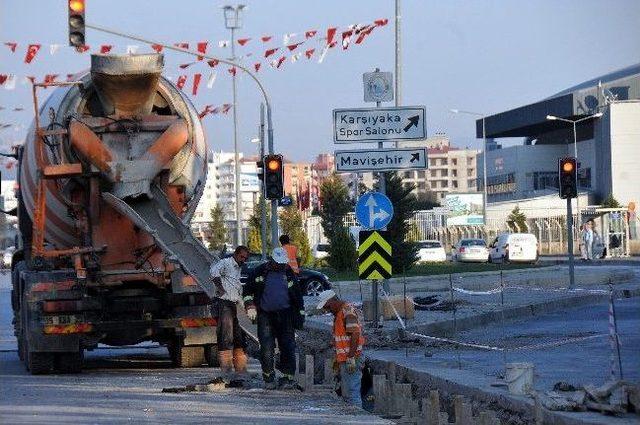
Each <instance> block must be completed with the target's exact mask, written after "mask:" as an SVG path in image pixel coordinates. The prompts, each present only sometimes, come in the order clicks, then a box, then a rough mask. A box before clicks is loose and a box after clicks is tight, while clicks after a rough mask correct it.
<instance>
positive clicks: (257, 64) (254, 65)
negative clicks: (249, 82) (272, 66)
mask: <svg viewBox="0 0 640 425" xmlns="http://www.w3.org/2000/svg"><path fill="white" fill-rule="evenodd" d="M261 66H262V64H261V63H260V62H256V63H254V64H253V69H255V70H256V72H258V71H260V67H261Z"/></svg>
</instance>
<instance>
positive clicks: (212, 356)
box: [204, 344, 220, 367]
mask: <svg viewBox="0 0 640 425" xmlns="http://www.w3.org/2000/svg"><path fill="white" fill-rule="evenodd" d="M204 358H205V360H206V361H207V363H208V364H209V366H211V367H220V362H219V361H218V344H207V345H205V346H204Z"/></svg>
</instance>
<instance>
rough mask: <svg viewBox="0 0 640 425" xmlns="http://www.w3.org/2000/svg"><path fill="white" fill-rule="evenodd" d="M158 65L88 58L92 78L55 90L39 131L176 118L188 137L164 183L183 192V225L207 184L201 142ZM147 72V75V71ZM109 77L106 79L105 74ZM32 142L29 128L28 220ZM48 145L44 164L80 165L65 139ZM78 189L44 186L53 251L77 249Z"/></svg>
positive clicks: (24, 178) (195, 121) (153, 58)
mask: <svg viewBox="0 0 640 425" xmlns="http://www.w3.org/2000/svg"><path fill="white" fill-rule="evenodd" d="M114 58H115V59H114ZM110 61H111V62H110ZM162 61H163V57H162V55H155V54H153V55H132V56H126V57H113V56H104V55H93V56H92V73H86V74H84V75H82V76H81V77H79V81H81V82H82V86H81V87H80V86H77V85H74V86H60V87H57V88H55V90H54V91H53V93H52V94H51V96H50V97H49V98H48V99H47V100H46V101H45V103H44V104H43V106H42V107H41V108H40V111H39V114H40V117H39V118H40V126H41V127H44V128H48V129H56V128H62V127H65V125H66V123H67V122H68V118H69V117H70V116H72V115H73V116H76V117H77V118H78V121H82V119H83V117H84V118H87V119H88V118H91V117H104V116H115V118H116V119H117V118H118V117H122V116H124V117H129V118H127V119H132V120H134V121H135V119H136V116H138V115H140V116H149V115H157V116H158V117H159V118H162V116H170V115H174V116H179V117H180V118H181V119H182V120H183V121H184V123H185V124H186V128H187V133H188V137H187V141H186V143H185V144H184V146H182V148H181V149H180V150H179V151H178V153H177V154H176V155H175V157H173V159H172V160H171V161H170V162H169V165H168V167H169V177H168V184H169V185H174V186H181V187H182V188H184V192H183V196H182V199H183V201H182V202H183V203H184V205H183V206H182V208H181V209H180V216H181V219H182V220H183V222H185V223H186V222H188V221H190V219H191V217H192V216H193V213H194V211H195V208H196V206H197V204H198V201H199V198H200V196H201V194H202V190H203V189H204V184H205V181H206V173H207V166H206V165H207V157H206V156H207V146H206V139H205V136H204V131H203V129H202V125H201V122H200V118H199V117H198V113H197V111H196V110H195V108H194V106H193V105H192V104H191V102H190V101H189V100H188V98H187V97H186V96H185V95H184V94H183V93H182V92H181V91H180V90H178V89H177V88H176V87H175V86H174V85H173V84H172V83H171V82H170V81H168V80H167V79H165V78H163V77H161V76H160V72H161V70H162ZM112 62H115V63H119V64H125V65H126V69H123V72H124V74H126V75H125V76H119V75H115V76H114V75H113V72H112V71H113V69H111V70H110V69H108V66H110V64H111V63H112ZM100 67H102V68H107V71H106V73H99V72H95V70H96V68H98V69H100ZM150 69H151V71H152V72H149V70H150ZM109 72H111V75H107V74H109ZM92 74H93V75H92ZM142 74H146V75H142ZM105 75H106V77H105ZM127 84H129V86H127ZM49 90H50V89H49ZM145 91H146V93H145ZM149 91H150V92H149ZM38 93H39V95H40V96H41V95H42V93H43V91H42V90H39V92H38ZM141 137H142V138H144V137H145V135H144V134H143V135H141ZM58 142H59V143H62V144H63V149H56V148H55V144H56V143H58ZM36 143H38V141H37V138H36V135H35V128H34V126H33V125H32V127H31V129H30V130H29V133H28V135H27V138H26V140H25V146H24V151H23V156H22V159H21V171H20V191H21V195H22V198H23V201H24V204H25V209H26V211H27V213H28V215H29V216H30V218H31V219H32V220H33V215H34V200H35V196H36V188H37V184H38V178H37V175H38V169H37V161H36V145H35V144H36ZM47 143H48V144H49V146H47V147H46V149H45V151H46V154H45V165H47V164H59V163H61V162H64V163H73V162H78V161H79V160H84V158H82V156H81V155H78V154H77V152H75V151H74V148H73V146H70V144H69V141H68V139H67V138H66V137H61V136H50V137H49V139H48V141H47ZM61 155H62V158H60V156H61ZM85 165H86V161H85ZM78 185H79V182H77V181H75V180H74V179H67V180H49V181H47V184H46V205H47V207H46V222H45V240H46V241H47V242H48V243H49V244H51V245H52V246H54V247H55V248H57V249H64V248H70V247H73V246H81V245H82V243H81V241H80V239H79V236H78V232H77V230H76V220H77V218H76V217H74V216H73V214H72V213H71V212H72V210H71V208H70V206H71V205H72V200H71V199H70V193H71V192H72V190H73V189H74V188H75V189H77V188H78Z"/></svg>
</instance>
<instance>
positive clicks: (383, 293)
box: [376, 289, 407, 329]
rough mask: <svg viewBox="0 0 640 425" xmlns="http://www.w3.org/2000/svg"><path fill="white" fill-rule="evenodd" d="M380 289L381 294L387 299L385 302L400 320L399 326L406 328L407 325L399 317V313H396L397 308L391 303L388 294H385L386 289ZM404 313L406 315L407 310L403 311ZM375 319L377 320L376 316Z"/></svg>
mask: <svg viewBox="0 0 640 425" xmlns="http://www.w3.org/2000/svg"><path fill="white" fill-rule="evenodd" d="M381 291H382V295H384V297H385V298H386V299H387V302H388V303H389V305H390V306H391V308H392V309H393V312H394V313H395V314H396V318H397V319H398V322H400V326H402V329H407V327H406V326H405V324H404V320H402V317H400V315H399V314H398V310H396V307H395V306H394V305H393V303H392V302H391V300H390V299H389V294H387V291H385V290H384V289H381ZM405 300H406V297H405ZM405 307H406V306H405ZM404 314H405V315H406V314H407V312H406V311H405V313H404ZM376 320H377V318H376Z"/></svg>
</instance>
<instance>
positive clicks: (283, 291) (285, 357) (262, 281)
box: [244, 248, 304, 389]
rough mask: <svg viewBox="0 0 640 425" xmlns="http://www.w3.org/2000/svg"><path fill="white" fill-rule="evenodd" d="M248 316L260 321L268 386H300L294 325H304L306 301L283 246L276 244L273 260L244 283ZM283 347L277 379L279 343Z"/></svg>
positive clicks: (260, 266)
mask: <svg viewBox="0 0 640 425" xmlns="http://www.w3.org/2000/svg"><path fill="white" fill-rule="evenodd" d="M244 302H245V307H246V309H247V316H249V318H250V319H251V320H252V321H254V320H256V318H257V321H258V340H259V342H260V365H261V366H262V379H263V380H264V385H265V388H267V389H275V388H280V389H294V388H299V386H298V385H297V383H296V382H295V380H294V376H295V371H296V340H295V331H294V329H302V325H303V323H304V301H303V298H302V291H301V290H300V286H299V284H298V278H297V277H296V274H295V273H294V272H293V270H292V269H291V267H290V266H289V257H288V256H287V253H286V251H285V250H284V249H283V248H276V249H274V250H273V252H272V253H271V257H270V258H269V261H268V262H266V263H264V264H261V265H259V266H258V267H257V268H256V269H255V270H254V272H253V273H252V275H251V276H250V278H249V282H248V283H247V285H245V287H244ZM276 341H277V342H278V347H279V349H280V362H279V370H280V372H282V376H281V377H280V378H279V379H278V382H277V383H276V373H275V367H274V366H275V343H276Z"/></svg>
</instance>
